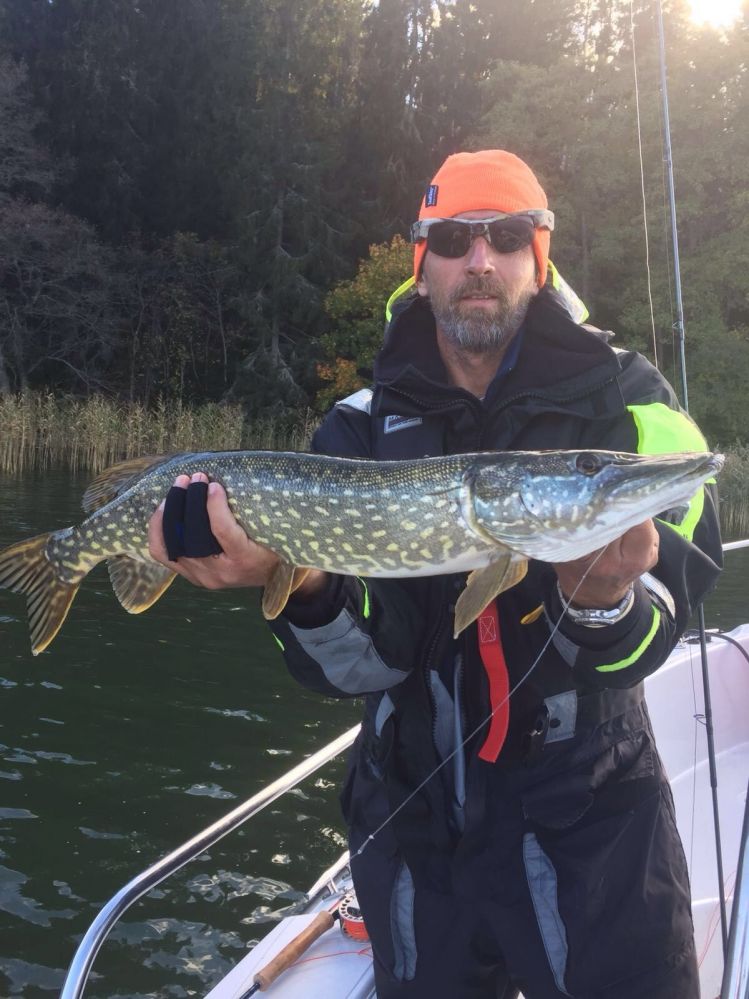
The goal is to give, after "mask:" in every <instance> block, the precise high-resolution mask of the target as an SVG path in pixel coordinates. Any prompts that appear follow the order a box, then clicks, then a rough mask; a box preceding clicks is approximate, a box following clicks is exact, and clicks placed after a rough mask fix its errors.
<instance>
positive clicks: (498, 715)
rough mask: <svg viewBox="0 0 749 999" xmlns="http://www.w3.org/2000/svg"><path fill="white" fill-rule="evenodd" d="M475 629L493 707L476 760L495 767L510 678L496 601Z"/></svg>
mask: <svg viewBox="0 0 749 999" xmlns="http://www.w3.org/2000/svg"><path fill="white" fill-rule="evenodd" d="M478 626H479V652H480V653H481V661H482V663H483V664H484V669H485V670H486V675H487V677H488V678H489V701H490V703H491V707H492V720H491V722H490V723H489V733H488V735H487V737H486V741H485V742H484V745H483V746H482V747H481V749H480V750H479V758H480V759H482V760H486V762H487V763H496V761H497V757H498V756H499V751H500V750H501V748H502V746H503V745H504V741H505V737H506V735H507V727H508V725H509V724H510V697H509V694H510V676H509V674H508V672H507V663H506V662H505V654H504V651H503V649H502V639H501V636H500V632H499V616H498V614H497V603H496V601H495V600H492V602H491V603H490V604H489V605H488V606H487V607H485V608H484V610H483V611H482V612H481V614H480V615H479V618H478Z"/></svg>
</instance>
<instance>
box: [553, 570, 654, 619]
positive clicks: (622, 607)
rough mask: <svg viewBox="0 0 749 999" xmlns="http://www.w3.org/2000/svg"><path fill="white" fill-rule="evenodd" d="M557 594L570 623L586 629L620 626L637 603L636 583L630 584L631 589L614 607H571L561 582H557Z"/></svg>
mask: <svg viewBox="0 0 749 999" xmlns="http://www.w3.org/2000/svg"><path fill="white" fill-rule="evenodd" d="M557 593H558V594H559V599H560V600H561V601H562V607H564V613H565V614H566V615H567V617H568V618H569V619H570V621H572V622H573V623H574V624H581V625H583V626H584V627H586V628H607V627H609V625H612V624H618V623H619V621H621V620H622V618H625V617H626V616H627V614H629V612H630V611H631V610H632V607H633V605H634V602H635V587H634V583H630V584H629V589H628V590H627V592H626V593H625V594H624V596H623V597H622V599H621V600H620V601H619V603H618V604H616V605H615V606H614V607H606V608H602V607H601V608H599V607H571V606H570V602H569V600H568V599H567V597H565V595H564V593H562V587H561V586H560V585H559V580H557Z"/></svg>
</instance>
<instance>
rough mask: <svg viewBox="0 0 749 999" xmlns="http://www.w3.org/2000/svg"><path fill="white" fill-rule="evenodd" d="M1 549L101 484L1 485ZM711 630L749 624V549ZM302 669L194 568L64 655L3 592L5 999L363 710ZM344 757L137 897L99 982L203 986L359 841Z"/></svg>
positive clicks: (100, 611)
mask: <svg viewBox="0 0 749 999" xmlns="http://www.w3.org/2000/svg"><path fill="white" fill-rule="evenodd" d="M0 482H1V484H2V488H1V489H0V547H2V546H4V545H5V544H8V543H9V542H11V541H15V540H18V539H20V538H23V537H27V536H29V535H33V534H37V533H40V532H41V531H45V530H52V529H55V528H59V527H63V526H67V525H68V524H70V523H74V522H76V521H77V520H78V519H79V518H80V514H79V508H78V501H79V497H80V495H81V493H82V491H83V487H84V485H85V478H83V477H72V476H70V475H69V474H67V473H63V472H55V473H47V474H45V475H38V474H37V475H29V476H26V477H24V478H23V479H20V480H16V479H4V480H0ZM727 560H728V569H727V572H726V573H725V575H724V578H723V580H722V582H721V586H720V589H719V592H718V593H717V594H716V595H715V596H714V597H712V598H711V599H710V601H709V602H708V604H707V608H706V615H707V621H708V625H711V626H719V627H722V628H725V629H730V628H732V627H734V626H735V625H736V624H739V623H741V622H742V621H745V620H747V619H748V618H749V608H748V607H747V599H746V593H747V586H748V584H749V552H747V551H739V552H735V553H731V554H729V555H728V556H727ZM358 714H359V710H358V707H357V705H356V703H352V702H350V701H342V702H340V701H333V700H327V699H324V698H321V697H318V696H317V695H314V694H311V693H307V692H306V691H304V690H303V689H302V688H301V687H299V686H298V685H297V684H296V683H294V682H293V681H292V680H291V678H290V677H289V676H288V675H287V673H286V670H285V667H284V664H283V661H282V659H281V657H280V654H279V652H278V650H277V648H276V645H275V643H274V642H273V640H272V639H271V637H270V634H269V632H268V630H267V628H266V626H265V624H264V623H263V621H262V617H261V615H260V612H259V606H258V597H257V594H254V593H249V592H243V591H233V592H227V593H220V594H215V593H207V592H202V591H198V590H196V589H194V588H192V587H190V586H189V585H188V584H187V583H184V582H183V581H182V580H177V582H176V583H175V584H174V585H173V587H172V588H171V589H170V590H169V591H168V593H167V594H166V595H165V597H164V598H163V599H162V600H161V601H160V602H159V603H158V604H157V605H156V606H155V607H154V608H152V609H151V610H150V611H148V613H147V614H145V615H142V616H141V617H139V618H133V617H130V616H128V615H127V614H125V613H124V611H122V609H121V608H120V607H119V605H118V604H117V601H116V600H115V598H114V596H113V594H112V592H111V589H110V586H109V581H108V578H107V575H106V571H105V570H104V569H99V570H97V571H96V572H95V573H93V574H92V575H91V576H90V577H89V578H88V579H87V580H86V582H85V583H84V584H83V586H82V588H81V591H80V593H79V595H78V597H77V599H76V601H75V603H74V604H73V607H72V609H71V612H70V615H69V617H68V620H67V621H66V623H65V625H64V627H63V629H62V631H61V633H60V635H59V636H58V638H57V639H56V641H55V643H54V644H53V646H52V647H51V650H50V651H49V652H47V653H44V654H43V655H41V656H39V657H38V658H36V659H34V658H32V656H31V655H30V652H29V640H28V631H27V627H26V621H25V607H24V601H23V599H22V598H20V597H17V596H15V595H11V594H7V593H3V594H2V595H0V724H1V727H0V995H2V996H24V997H25V999H37V997H49V996H51V995H54V994H55V993H56V991H57V990H59V988H60V986H61V984H62V981H63V978H64V974H65V970H66V968H67V966H68V963H69V961H70V958H71V957H72V955H73V952H74V950H75V947H76V945H77V943H78V941H79V940H80V937H81V935H82V934H83V933H84V931H85V930H86V928H87V927H88V925H89V923H90V922H91V920H92V919H93V917H94V915H95V913H96V911H97V909H98V907H99V906H100V905H101V904H102V903H103V902H105V901H106V900H107V899H108V898H109V897H110V896H111V895H113V894H114V893H115V892H116V891H117V890H118V889H119V888H120V887H121V886H122V885H123V884H124V883H125V882H127V881H128V880H129V879H130V878H132V877H133V876H135V875H136V874H137V873H138V872H139V871H141V870H142V869H143V868H144V867H147V866H148V865H149V864H150V863H152V862H153V861H154V860H156V859H158V858H159V857H160V856H162V855H164V854H165V853H167V852H169V851H170V850H171V849H173V848H174V847H175V846H177V845H178V844H179V843H181V842H182V841H183V840H185V839H187V838H189V837H190V836H191V835H193V834H194V833H195V832H197V831H198V830H199V829H202V828H203V827H204V826H206V825H208V824H209V823H210V822H212V821H214V820H215V819H216V818H218V817H219V816H220V815H223V814H224V813H226V812H228V811H229V810H230V809H231V808H233V807H235V806H236V805H237V804H238V803H239V802H240V801H242V800H244V799H245V798H247V797H249V796H250V795H252V794H254V793H255V792H256V791H258V790H259V789H260V788H261V787H263V786H264V785H265V784H267V783H268V782H269V781H270V780H272V779H274V778H275V777H277V776H279V775H280V774H281V773H282V772H284V771H285V770H287V769H289V768H290V767H291V766H292V765H293V764H294V763H296V762H298V761H299V760H300V759H301V758H302V757H303V756H305V755H307V754H309V753H310V752H313V751H314V750H316V749H319V748H320V747H321V746H323V745H324V744H325V743H327V742H329V741H330V740H331V739H332V738H333V737H334V736H336V735H338V734H339V733H340V732H342V731H343V730H344V729H346V728H349V727H350V726H351V725H353V724H355V723H356V721H357V720H358ZM342 771H343V764H342V762H340V761H338V762H336V763H335V764H333V765H331V766H329V767H328V768H327V769H326V770H325V771H323V772H322V773H320V774H318V775H317V776H316V777H313V778H311V779H310V780H308V781H307V782H306V783H304V784H303V785H302V786H301V787H300V788H297V789H296V790H295V791H293V792H292V793H291V794H290V795H287V796H285V797H284V798H282V799H280V800H279V801H277V802H275V803H274V805H272V806H271V807H270V808H268V809H266V810H265V811H264V812H261V813H260V815H258V816H257V817H256V818H255V819H253V820H252V821H251V822H250V824H249V825H248V826H247V827H245V829H243V830H241V831H240V832H238V833H234V834H233V835H231V836H229V837H228V838H226V839H225V840H224V841H222V843H220V844H218V845H217V846H216V847H214V848H213V849H212V850H211V851H210V855H208V854H205V855H203V856H202V857H201V858H200V859H199V860H198V861H195V862H194V863H192V864H190V865H189V866H188V867H187V868H186V869H183V870H182V871H181V872H179V873H178V874H177V875H175V876H174V877H173V878H172V879H170V880H169V881H168V882H167V883H166V885H163V886H161V887H160V888H159V889H157V890H155V891H154V892H152V893H151V894H150V895H149V897H148V898H146V899H144V900H142V901H141V902H139V903H136V905H135V906H134V907H133V908H132V909H131V910H130V913H129V915H128V916H127V917H126V918H125V919H124V920H123V922H122V923H120V924H119V927H118V929H117V930H116V931H115V932H114V934H113V936H112V937H111V938H110V940H109V941H108V942H107V943H106V944H105V946H104V948H103V950H102V951H101V953H100V956H99V957H98V959H97V961H96V964H95V974H94V977H93V978H92V980H91V982H90V984H89V987H88V989H87V992H86V995H87V996H91V997H100V999H104V997H107V999H109V997H113V996H120V997H129V999H140V997H146V996H148V997H159V999H167V997H169V999H178V997H186V996H195V995H202V994H204V993H205V992H206V991H208V989H209V987H210V986H212V985H213V984H215V982H216V980H217V979H218V978H220V977H221V974H222V973H223V972H225V971H226V970H228V968H229V967H230V966H231V965H232V964H233V963H235V962H236V961H237V960H238V959H239V958H240V957H241V956H242V955H243V953H244V952H245V951H246V949H247V947H248V946H249V945H251V944H252V942H253V941H255V940H257V939H258V938H259V937H261V936H262V935H263V934H264V933H265V932H266V931H267V929H268V928H269V927H270V925H271V924H272V922H273V920H275V919H278V918H279V916H280V915H281V914H283V912H284V911H285V910H286V909H288V907H290V906H292V905H293V904H294V902H295V901H296V900H298V899H299V898H300V897H301V894H302V892H303V891H304V890H305V889H306V888H307V887H309V885H310V884H311V883H312V881H314V880H315V879H316V877H317V875H318V874H319V873H320V872H321V871H322V870H323V869H324V868H325V867H327V866H328V865H329V864H330V863H332V862H333V860H334V859H335V858H336V857H337V856H338V855H339V853H340V852H341V850H342V849H343V848H344V846H345V843H344V840H343V837H342V827H341V824H340V820H339V814H338V805H337V797H336V784H337V783H338V782H339V780H340V778H341V775H342Z"/></svg>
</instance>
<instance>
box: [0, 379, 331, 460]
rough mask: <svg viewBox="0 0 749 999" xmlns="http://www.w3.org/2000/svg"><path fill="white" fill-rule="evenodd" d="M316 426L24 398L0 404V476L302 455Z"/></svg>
mask: <svg viewBox="0 0 749 999" xmlns="http://www.w3.org/2000/svg"><path fill="white" fill-rule="evenodd" d="M315 424H316V420H315V417H314V415H313V414H312V413H311V412H310V411H309V410H308V411H306V412H302V413H300V414H299V415H298V416H297V417H296V418H294V419H280V420H278V419H271V418H266V419H260V420H255V421H247V420H246V419H245V416H244V412H243V410H242V408H241V407H240V406H232V405H220V404H218V403H205V404H203V405H201V406H184V405H182V404H181V403H179V402H169V401H165V400H160V401H159V402H158V403H157V405H156V406H155V407H154V408H153V409H146V408H145V407H143V406H141V405H140V404H139V403H122V402H117V401H115V400H112V399H107V398H104V397H103V396H91V397H90V398H88V399H85V400H74V399H58V398H55V397H54V396H52V395H43V394H35V393H27V394H25V395H22V396H4V397H0V471H2V472H5V473H6V474H12V475H17V474H21V473H23V472H26V471H30V470H32V469H45V468H49V467H50V466H53V465H58V464H65V465H67V466H68V467H70V468H72V469H74V470H81V471H91V472H94V473H96V472H99V471H101V469H103V468H107V467H108V466H109V465H113V464H115V463H116V462H118V461H122V460H123V459H125V458H131V457H134V456H136V455H144V454H169V453H174V452H177V451H224V450H227V451H228V450H234V449H237V448H248V449H254V448H257V449H267V450H280V449H289V450H293V451H302V450H304V449H305V448H306V447H307V446H308V444H309V439H310V437H311V435H312V431H313V430H314V428H315Z"/></svg>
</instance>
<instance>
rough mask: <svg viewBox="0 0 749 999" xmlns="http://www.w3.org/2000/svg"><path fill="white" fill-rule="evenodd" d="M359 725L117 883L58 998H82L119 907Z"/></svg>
mask: <svg viewBox="0 0 749 999" xmlns="http://www.w3.org/2000/svg"><path fill="white" fill-rule="evenodd" d="M359 728H360V726H359V725H355V726H354V727H353V728H350V729H349V730H348V732H344V733H343V735H339V736H338V738H337V739H334V740H333V742H330V743H328V745H327V746H323V748H322V749H320V750H318V751H317V752H316V753H314V754H313V755H312V756H310V757H309V759H307V760H304V762H303V763H299V764H298V765H297V766H295V767H294V768H293V770H289V772H288V773H286V774H284V775H283V776H282V777H279V778H278V780H276V781H274V782H273V783H272V784H269V785H268V787H266V788H263V790H262V791H259V792H258V793H257V794H255V795H253V796H252V797H251V798H248V799H247V801H245V802H243V804H241V805H238V806H237V807H236V808H235V809H233V810H232V811H231V812H229V813H228V815H225V816H224V817H223V818H221V819H219V820H218V821H217V822H214V823H213V825H211V826H208V828H207V829H204V830H203V831H202V832H199V833H198V834H197V835H196V836H193V838H192V839H191V840H188V842H187V843H183V844H182V846H179V847H177V849H176V850H173V851H172V852H171V853H169V854H167V855H166V857H163V858H162V859H161V860H159V861H157V862H156V863H155V864H153V865H152V866H151V867H149V868H148V869H147V870H145V871H143V872H142V873H141V874H139V875H138V876H137V877H135V878H133V880H132V881H129V882H128V883H127V884H126V885H125V887H124V888H121V889H120V891H118V892H117V894H116V895H115V896H114V897H113V898H111V899H110V900H109V901H108V902H107V903H106V905H105V906H104V908H103V909H102V910H101V911H100V912H99V913H98V915H97V917H96V919H95V920H94V921H93V923H92V924H91V926H90V927H89V929H88V931H87V932H86V935H85V936H84V938H83V940H81V942H80V944H79V945H78V949H77V950H76V952H75V955H74V957H73V960H72V961H71V964H70V968H69V969H68V974H67V977H66V979H65V984H64V985H63V987H62V992H61V993H60V999H80V997H81V996H82V995H83V990H84V988H85V987H86V982H87V980H88V976H89V974H90V972H91V966H92V965H93V963H94V959H95V958H96V955H97V954H98V952H99V948H100V947H101V945H102V944H103V943H104V941H105V940H106V938H107V937H108V936H109V933H110V931H111V930H112V927H113V926H114V925H115V923H116V922H117V921H118V919H119V918H120V917H121V916H122V915H123V913H124V912H125V911H126V910H127V909H129V908H130V906H131V905H132V904H133V902H137V900H138V899H139V898H142V897H143V895H145V894H146V893H147V892H149V891H150V890H151V889H152V888H154V887H155V886H156V885H158V884H161V882H162V881H164V880H165V879H166V878H168V877H169V876H170V875H172V874H174V872H175V871H178V870H179V869H180V867H184V865H185V864H187V863H189V862H190V861H191V860H194V859H195V858H196V857H199V856H200V854H201V853H203V852H204V851H205V850H207V849H208V848H209V847H211V846H213V845H214V844H215V843H217V842H218V841H219V840H220V839H222V838H223V837H224V836H226V835H227V834H228V833H230V832H234V830H235V829H238V828H239V826H241V825H242V824H243V823H244V822H246V821H247V820H248V819H251V818H252V816H253V815H256V814H257V813H258V812H259V811H260V810H261V809H262V808H265V806H266V805H270V803H271V802H273V801H275V800H276V798H280V796H281V795H282V794H285V793H286V791H290V790H291V788H292V787H295V786H296V785H297V784H299V783H300V782H301V781H303V780H304V779H305V778H306V777H309V776H310V775H311V774H313V773H315V771H317V770H319V769H320V767H323V766H325V764H326V763H329V762H330V761H331V760H332V759H333V758H334V757H336V756H340V754H341V753H342V752H344V750H346V749H348V747H349V746H350V745H351V744H352V743H353V741H354V739H355V738H356V737H357V735H358V734H359Z"/></svg>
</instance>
